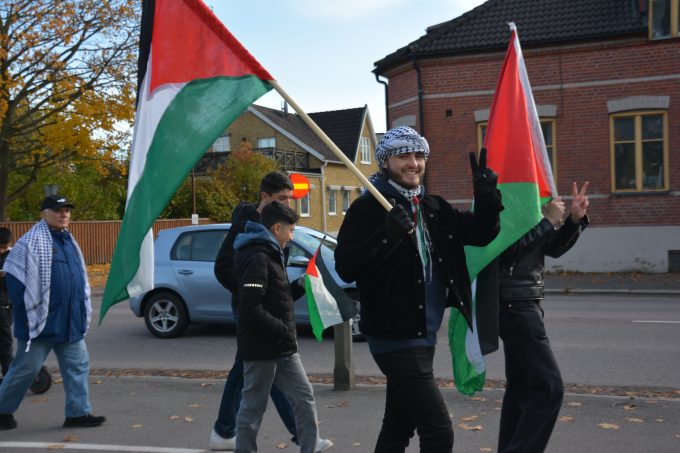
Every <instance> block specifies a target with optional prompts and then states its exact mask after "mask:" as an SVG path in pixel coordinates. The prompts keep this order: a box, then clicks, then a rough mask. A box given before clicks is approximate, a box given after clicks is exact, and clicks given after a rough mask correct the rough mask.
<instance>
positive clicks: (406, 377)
mask: <svg viewBox="0 0 680 453" xmlns="http://www.w3.org/2000/svg"><path fill="white" fill-rule="evenodd" d="M429 155H430V147H429V145H428V143H427V140H426V139H425V138H424V137H421V136H420V135H419V134H418V133H417V132H416V131H415V130H413V129H411V128H410V127H398V128H394V129H391V130H389V131H388V132H387V133H386V134H385V135H384V136H383V138H382V139H381V140H380V142H379V143H378V147H377V149H376V152H375V157H376V160H377V161H378V164H379V166H380V171H379V172H378V173H376V174H375V175H374V176H373V177H372V182H373V183H374V185H375V187H376V188H377V189H378V190H379V191H380V192H381V193H382V194H383V195H384V196H385V197H386V198H387V199H390V200H392V201H393V205H394V207H393V208H392V210H390V211H389V212H388V213H385V210H384V208H383V207H382V206H381V205H380V204H379V203H378V201H377V200H376V199H375V198H374V197H373V195H371V194H370V193H364V194H363V195H362V196H361V197H359V198H358V199H357V200H356V201H355V202H354V203H353V204H352V206H351V207H350V208H349V210H348V211H347V213H346V215H345V220H344V222H343V224H342V227H341V228H340V233H339V234H338V246H337V248H336V251H335V259H336V262H335V269H336V270H337V272H338V274H339V275H340V277H341V278H342V279H343V280H345V281H347V282H351V281H356V282H357V286H358V288H359V292H360V294H361V321H360V323H361V330H362V331H363V332H365V334H366V336H367V339H368V346H369V349H370V351H371V354H372V355H373V358H374V360H375V361H376V363H377V364H378V367H379V368H380V370H381V371H382V372H383V373H384V374H385V376H386V377H387V395H386V401H385V414H384V418H383V423H382V428H381V430H380V434H379V436H378V441H377V443H376V447H375V451H376V452H381V453H382V452H385V453H387V452H389V453H399V452H404V451H405V449H406V447H407V446H408V444H409V440H410V438H411V437H413V435H414V433H415V431H416V430H417V431H418V437H419V439H420V451H423V452H431V453H439V452H442V453H448V452H451V451H452V449H453V429H452V426H451V420H450V418H449V411H448V410H447V408H446V404H445V403H444V399H443V398H442V395H441V392H440V391H439V388H438V387H437V384H436V382H435V380H434V374H433V371H432V362H433V359H434V348H435V344H436V339H437V331H438V330H439V328H440V326H441V323H442V320H443V317H444V311H445V309H446V307H454V308H455V309H457V310H460V311H461V312H462V313H463V314H464V315H465V316H466V317H467V319H468V321H469V319H470V304H471V291H470V278H469V274H468V270H467V267H466V264H465V254H464V252H463V246H464V245H468V244H469V245H476V246H484V245H486V244H488V243H489V242H491V241H492V240H493V239H494V238H495V237H496V235H497V234H498V231H499V229H500V223H499V212H500V211H501V210H502V209H503V206H502V204H501V199H500V193H499V192H498V190H496V180H497V177H496V174H495V173H494V172H493V171H491V169H489V168H487V167H486V150H484V149H482V151H481V153H480V157H479V162H477V159H476V157H475V154H474V153H470V163H471V166H472V176H473V187H474V197H475V211H474V213H472V212H461V211H458V210H457V209H454V208H453V207H451V205H450V204H448V203H447V202H446V201H445V200H444V199H443V198H441V197H439V196H436V195H430V194H426V193H425V188H424V187H423V186H422V185H421V184H422V179H423V175H424V174H425V164H426V162H427V159H428V157H429Z"/></svg>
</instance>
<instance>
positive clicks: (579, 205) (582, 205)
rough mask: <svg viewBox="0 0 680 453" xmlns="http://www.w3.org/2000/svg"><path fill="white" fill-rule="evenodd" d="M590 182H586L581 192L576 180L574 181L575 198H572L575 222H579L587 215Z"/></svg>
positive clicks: (572, 211)
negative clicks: (587, 191)
mask: <svg viewBox="0 0 680 453" xmlns="http://www.w3.org/2000/svg"><path fill="white" fill-rule="evenodd" d="M588 184H589V183H588V181H586V182H584V183H583V187H581V191H580V192H579V190H578V185H577V184H576V181H574V182H573V183H572V186H571V191H572V195H573V196H574V198H573V200H571V221H572V222H574V223H578V222H579V221H580V220H581V219H582V218H583V217H584V216H585V215H586V209H587V208H588V204H589V203H590V202H589V201H588V196H587V195H586V190H588Z"/></svg>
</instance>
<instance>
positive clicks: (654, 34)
mask: <svg viewBox="0 0 680 453" xmlns="http://www.w3.org/2000/svg"><path fill="white" fill-rule="evenodd" d="M679 22H680V0H651V1H650V2H649V38H650V39H664V38H671V37H674V36H680V30H678V28H679V26H678V23H679Z"/></svg>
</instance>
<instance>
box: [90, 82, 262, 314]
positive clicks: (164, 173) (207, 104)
mask: <svg viewBox="0 0 680 453" xmlns="http://www.w3.org/2000/svg"><path fill="white" fill-rule="evenodd" d="M270 89H271V86H270V85H269V84H268V83H267V82H265V81H262V80H260V79H259V78H257V77H255V76H252V75H250V76H242V77H216V78H212V79H200V80H194V81H191V82H189V83H187V84H186V85H185V86H184V87H183V88H182V90H181V91H180V92H179V93H178V94H177V96H176V97H175V99H174V100H173V101H172V103H171V104H170V106H169V107H168V108H167V109H166V111H165V112H164V113H163V116H162V117H161V120H160V122H159V124H158V127H157V128H156V131H155V134H154V138H153V141H152V143H151V146H150V147H149V150H148V152H147V157H146V164H145V166H144V170H143V171H142V175H141V177H140V179H139V181H138V182H137V185H136V186H135V188H134V189H133V193H132V195H131V196H130V198H129V201H128V205H127V208H126V209H125V216H124V218H123V223H122V225H121V229H120V233H119V235H118V242H117V244H116V249H115V251H114V254H113V260H112V263H111V270H110V273H109V278H108V280H107V282H106V288H105V290H104V299H103V301H102V306H101V309H100V313H99V322H100V323H101V321H102V319H103V318H104V315H105V314H106V312H107V311H108V309H109V308H110V307H111V306H112V305H113V304H115V303H117V302H121V301H123V300H125V299H128V297H129V296H128V292H127V284H128V283H129V282H130V280H132V278H133V277H134V275H135V274H136V272H137V268H138V267H139V262H140V258H139V251H140V246H141V244H142V240H143V239H144V236H145V235H146V234H147V232H148V231H149V229H151V227H152V226H153V224H154V221H155V220H156V218H157V217H158V216H159V215H160V214H161V212H162V211H163V209H165V207H166V206H167V204H168V202H169V201H170V199H171V198H172V196H173V195H174V194H175V192H176V191H177V188H178V187H179V186H180V185H181V183H182V181H183V180H184V178H186V176H187V174H188V173H189V172H190V171H191V169H192V168H193V167H194V165H196V162H198V160H199V159H200V158H201V156H202V155H203V154H204V153H205V152H206V150H207V149H208V148H209V147H210V146H211V145H212V144H213V142H214V141H215V139H216V138H217V137H218V136H219V135H220V134H221V133H222V132H223V131H224V130H225V129H226V128H227V127H228V126H229V125H230V124H231V123H232V122H233V121H234V120H235V119H236V118H237V117H238V116H239V115H240V114H241V113H242V112H243V110H245V109H246V108H247V107H248V106H249V105H250V104H252V103H253V101H255V100H256V99H257V98H259V97H260V96H262V95H263V94H265V93H266V92H267V91H269V90H270Z"/></svg>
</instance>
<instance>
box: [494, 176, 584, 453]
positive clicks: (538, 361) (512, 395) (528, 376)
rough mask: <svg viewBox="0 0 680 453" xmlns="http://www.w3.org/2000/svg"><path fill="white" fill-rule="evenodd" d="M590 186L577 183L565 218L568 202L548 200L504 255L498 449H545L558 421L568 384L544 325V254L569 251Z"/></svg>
mask: <svg viewBox="0 0 680 453" xmlns="http://www.w3.org/2000/svg"><path fill="white" fill-rule="evenodd" d="M587 188H588V183H587V182H586V183H585V184H584V185H583V188H582V189H581V191H580V192H579V191H578V190H577V187H576V183H574V184H573V199H572V203H571V210H570V213H569V216H568V217H567V218H566V220H565V221H564V222H563V221H562V219H563V217H564V212H565V206H564V202H562V201H561V200H559V199H556V200H552V201H550V202H548V204H547V206H546V207H545V211H544V212H545V214H544V218H543V220H541V221H540V222H539V223H538V224H537V225H536V226H535V227H534V228H532V229H531V230H530V231H529V232H528V233H526V234H525V235H524V236H522V237H521V238H520V239H519V240H518V241H517V242H515V243H514V244H513V245H511V246H510V247H509V248H508V249H507V250H505V251H504V252H503V253H502V254H501V256H500V260H499V265H500V270H499V278H500V316H499V321H500V337H501V339H502V340H503V348H504V351H505V377H506V388H505V395H504V397H503V406H502V409H501V424H500V432H499V436H498V452H499V453H519V452H532V453H540V452H542V451H544V450H545V448H546V447H547V445H548V441H549V440H550V435H551V433H552V430H553V428H554V426H555V422H556V421H557V416H558V414H559V411H560V406H561V405H562V398H563V396H564V385H563V383H562V376H561V375H560V369H559V367H558V366H557V361H556V360H555V356H554V355H553V352H552V350H551V348H550V342H549V341H548V337H547V335H546V332H545V326H544V325H543V309H542V308H541V301H542V300H543V286H544V284H543V269H544V259H545V256H546V255H547V256H550V257H552V258H558V257H560V256H562V255H563V254H565V253H566V252H567V251H569V249H571V247H573V245H574V244H575V243H576V240H577V239H578V238H579V236H580V234H581V231H583V229H584V228H586V227H587V226H588V216H587V215H586V208H587V207H588V197H587V196H586V195H585V194H586V190H587Z"/></svg>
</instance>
